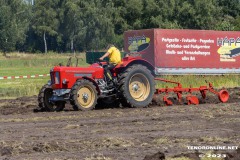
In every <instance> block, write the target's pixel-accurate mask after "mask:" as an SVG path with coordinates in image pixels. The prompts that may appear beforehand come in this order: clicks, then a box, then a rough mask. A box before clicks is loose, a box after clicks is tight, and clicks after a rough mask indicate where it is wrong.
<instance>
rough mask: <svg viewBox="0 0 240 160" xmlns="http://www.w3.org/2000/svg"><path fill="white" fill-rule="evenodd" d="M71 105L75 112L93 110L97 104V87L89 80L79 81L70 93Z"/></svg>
mask: <svg viewBox="0 0 240 160" xmlns="http://www.w3.org/2000/svg"><path fill="white" fill-rule="evenodd" d="M70 103H71V104H72V106H73V109H74V110H79V109H80V110H82V111H87V110H92V109H94V108H95V105H96V104H97V90H96V86H95V85H94V84H93V83H92V82H91V81H89V80H86V79H81V80H78V81H77V82H76V83H75V84H74V86H73V87H72V90H71V92H70Z"/></svg>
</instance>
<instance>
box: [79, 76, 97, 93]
mask: <svg viewBox="0 0 240 160" xmlns="http://www.w3.org/2000/svg"><path fill="white" fill-rule="evenodd" d="M79 79H86V80H89V81H90V82H92V83H93V84H94V85H95V86H96V89H97V92H98V95H99V94H100V88H99V87H98V84H97V83H96V81H94V79H92V78H90V77H82V78H79ZM79 79H77V80H79Z"/></svg>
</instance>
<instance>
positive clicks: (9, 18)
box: [0, 0, 240, 53]
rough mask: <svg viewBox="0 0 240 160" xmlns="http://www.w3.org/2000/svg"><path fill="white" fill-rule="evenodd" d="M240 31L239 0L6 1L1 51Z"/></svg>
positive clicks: (94, 46)
mask: <svg viewBox="0 0 240 160" xmlns="http://www.w3.org/2000/svg"><path fill="white" fill-rule="evenodd" d="M147 28H169V29H206V30H225V31H230V30H231V31H232V30H240V1H239V0H231V1H229V0H194V1H193V0H35V1H34V5H31V4H29V3H27V1H26V0H0V50H1V51H2V52H4V53H6V52H9V51H24V52H47V51H49V50H51V51H55V52H69V51H74V50H76V51H85V50H98V49H103V48H105V46H106V44H107V43H114V44H116V45H117V46H118V47H123V33H124V31H126V30H132V29H147Z"/></svg>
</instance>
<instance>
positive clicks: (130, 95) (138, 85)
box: [119, 65, 155, 107]
mask: <svg viewBox="0 0 240 160" xmlns="http://www.w3.org/2000/svg"><path fill="white" fill-rule="evenodd" d="M119 84H120V90H121V92H122V93H123V94H122V97H123V100H124V101H125V103H127V104H129V105H130V106H132V107H145V106H148V105H149V104H150V103H151V101H152V98H153V94H154V89H155V82H154V77H153V75H152V74H151V72H150V71H149V70H148V69H147V67H145V66H143V65H133V66H130V67H129V68H127V69H126V70H125V71H124V73H123V74H122V75H121V77H120V82H119Z"/></svg>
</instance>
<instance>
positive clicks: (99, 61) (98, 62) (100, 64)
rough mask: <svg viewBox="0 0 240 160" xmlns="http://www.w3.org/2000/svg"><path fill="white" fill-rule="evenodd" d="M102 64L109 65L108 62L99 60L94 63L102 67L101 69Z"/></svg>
mask: <svg viewBox="0 0 240 160" xmlns="http://www.w3.org/2000/svg"><path fill="white" fill-rule="evenodd" d="M102 62H106V63H107V65H108V64H109V62H108V61H106V60H100V59H97V61H96V63H97V64H99V66H102V67H103V65H104V64H103V63H102Z"/></svg>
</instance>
